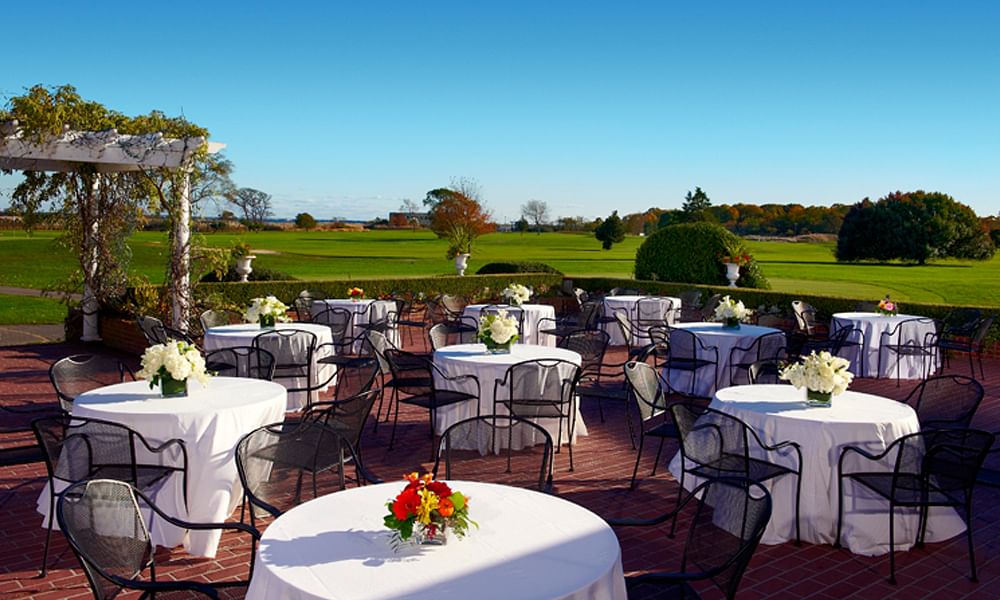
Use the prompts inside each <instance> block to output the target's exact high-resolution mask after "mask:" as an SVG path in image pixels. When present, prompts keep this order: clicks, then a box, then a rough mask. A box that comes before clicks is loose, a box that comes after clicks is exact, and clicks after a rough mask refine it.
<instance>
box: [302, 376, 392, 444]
mask: <svg viewBox="0 0 1000 600" xmlns="http://www.w3.org/2000/svg"><path fill="white" fill-rule="evenodd" d="M380 392H381V390H380V389H378V388H372V387H371V386H369V387H368V389H364V390H361V391H359V392H358V393H356V394H354V395H352V396H349V397H347V398H343V399H340V400H328V401H325V402H314V403H313V405H312V406H310V407H309V409H308V410H307V411H306V412H305V413H304V414H303V415H302V420H303V421H310V420H313V421H319V422H321V423H323V424H324V425H326V426H327V427H330V428H331V429H333V430H335V431H338V432H340V434H341V435H343V436H344V437H345V438H347V441H349V442H350V443H351V445H352V446H353V447H354V449H355V451H356V452H357V453H359V454H360V453H361V435H362V434H363V433H364V428H365V423H366V422H367V421H368V415H370V414H371V412H372V407H373V406H375V400H376V398H378V396H379V393H380ZM285 422H286V423H287V422H288V420H287V419H286V421H285Z"/></svg>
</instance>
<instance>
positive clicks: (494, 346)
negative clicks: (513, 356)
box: [479, 309, 518, 354]
mask: <svg viewBox="0 0 1000 600" xmlns="http://www.w3.org/2000/svg"><path fill="white" fill-rule="evenodd" d="M517 339H518V335H517V319H515V318H514V317H509V316H507V311H506V310H503V309H500V310H498V311H497V312H495V313H489V314H485V315H483V316H482V317H480V318H479V341H480V342H482V343H484V344H486V351H487V352H489V353H490V354H507V353H509V352H510V347H511V345H513V344H514V343H515V342H517Z"/></svg>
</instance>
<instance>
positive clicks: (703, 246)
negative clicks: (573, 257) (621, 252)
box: [635, 222, 771, 289]
mask: <svg viewBox="0 0 1000 600" xmlns="http://www.w3.org/2000/svg"><path fill="white" fill-rule="evenodd" d="M737 248H738V249H739V250H740V253H741V254H742V253H747V250H746V245H745V244H744V243H743V240H742V238H740V237H738V236H736V235H735V234H733V233H730V232H729V231H728V230H726V229H725V228H724V227H721V226H719V225H713V224H711V223H704V222H701V223H682V224H679V225H669V226H667V227H664V228H663V229H661V230H659V231H657V232H656V233H654V234H653V235H651V236H649V237H648V238H646V241H644V242H643V243H642V246H639V250H638V251H637V252H636V253H635V278H636V279H656V280H658V281H670V282H675V283H701V284H705V285H727V284H728V283H729V281H728V280H727V279H726V267H725V266H724V265H723V264H722V261H721V260H719V256H720V255H723V254H726V253H727V252H728V251H729V250H733V249H737ZM736 285H738V286H740V287H745V288H759V289H770V287H771V286H770V284H769V283H768V282H767V278H766V277H764V274H763V273H762V272H761V270H760V266H759V265H758V264H757V261H756V260H754V259H753V258H752V257H751V259H750V264H748V265H746V266H743V267H741V268H740V278H739V280H738V281H737V282H736Z"/></svg>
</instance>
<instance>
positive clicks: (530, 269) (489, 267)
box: [476, 261, 562, 275]
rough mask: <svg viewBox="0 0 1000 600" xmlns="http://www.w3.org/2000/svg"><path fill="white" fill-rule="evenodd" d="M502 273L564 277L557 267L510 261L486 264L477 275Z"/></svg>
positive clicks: (540, 263) (538, 263)
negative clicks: (548, 274)
mask: <svg viewBox="0 0 1000 600" xmlns="http://www.w3.org/2000/svg"><path fill="white" fill-rule="evenodd" d="M500 273H553V274H555V275H562V272H561V271H559V270H558V269H556V268H555V267H552V266H549V265H547V264H545V263H542V262H528V261H508V262H491V263H486V264H485V265H483V266H482V267H479V270H478V271H476V274H477V275H497V274H500Z"/></svg>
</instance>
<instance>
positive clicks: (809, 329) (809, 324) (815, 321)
mask: <svg viewBox="0 0 1000 600" xmlns="http://www.w3.org/2000/svg"><path fill="white" fill-rule="evenodd" d="M792 311H793V312H794V313H795V322H796V324H797V325H798V328H799V331H800V332H802V333H803V334H805V336H806V337H807V338H809V339H810V340H822V339H825V338H827V337H829V334H830V326H829V325H828V324H827V323H825V322H823V321H821V320H820V318H819V311H817V310H816V309H815V308H813V306H812V305H811V304H809V303H808V302H804V301H802V300H793V301H792Z"/></svg>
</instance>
